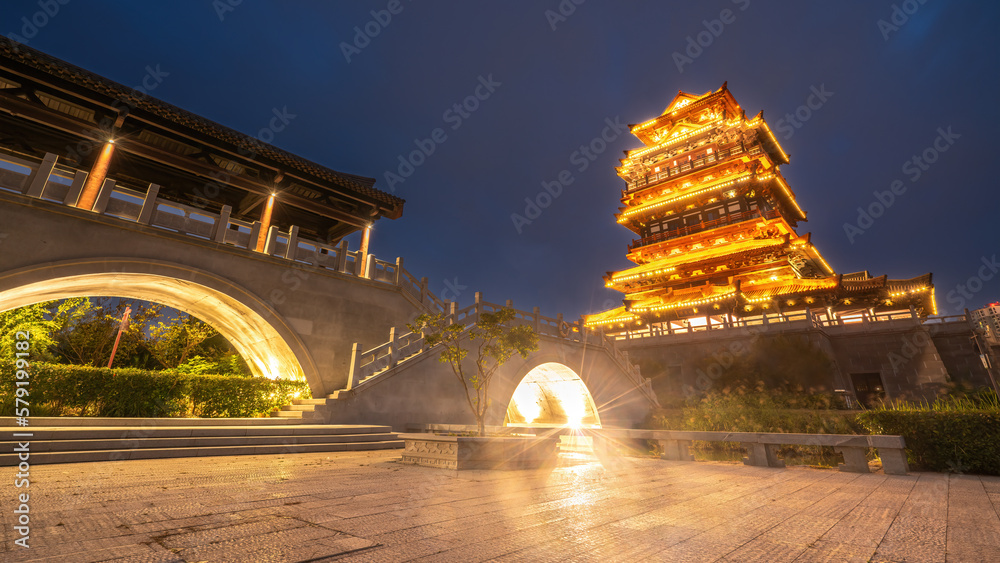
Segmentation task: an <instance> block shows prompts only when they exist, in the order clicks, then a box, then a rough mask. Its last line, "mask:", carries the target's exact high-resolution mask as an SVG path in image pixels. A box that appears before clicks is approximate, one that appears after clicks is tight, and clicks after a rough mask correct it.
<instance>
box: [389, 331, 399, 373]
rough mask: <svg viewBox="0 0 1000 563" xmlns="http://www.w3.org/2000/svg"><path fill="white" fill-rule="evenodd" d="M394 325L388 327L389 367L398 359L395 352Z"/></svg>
mask: <svg viewBox="0 0 1000 563" xmlns="http://www.w3.org/2000/svg"><path fill="white" fill-rule="evenodd" d="M396 351H397V350H396V327H394V326H393V327H389V367H393V366H395V365H396V362H397V361H398V358H397V354H396Z"/></svg>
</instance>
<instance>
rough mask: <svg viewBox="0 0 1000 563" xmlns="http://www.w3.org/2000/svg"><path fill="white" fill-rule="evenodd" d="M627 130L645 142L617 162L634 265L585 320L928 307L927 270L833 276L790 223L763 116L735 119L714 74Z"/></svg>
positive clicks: (631, 322) (735, 107) (712, 318)
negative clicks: (906, 275)
mask: <svg viewBox="0 0 1000 563" xmlns="http://www.w3.org/2000/svg"><path fill="white" fill-rule="evenodd" d="M631 131H632V134H633V135H635V136H636V137H638V138H639V140H640V141H642V143H643V144H644V145H645V146H644V147H642V148H639V149H635V150H632V151H628V152H627V153H626V154H627V157H626V158H625V159H623V160H622V161H621V163H622V165H621V166H620V167H618V169H617V170H618V175H619V176H621V178H622V179H623V180H625V182H626V184H627V185H626V189H625V190H624V191H622V199H621V201H622V207H620V208H619V211H618V213H617V215H616V218H617V220H618V223H620V224H622V225H624V226H626V227H628V228H629V229H631V230H632V231H633V232H635V234H636V236H637V237H638V238H636V239H635V240H633V241H632V244H630V245H629V247H628V254H627V257H628V259H629V260H631V261H633V262H635V263H636V264H637V266H636V267H634V268H630V269H627V270H623V271H620V272H609V273H608V275H607V276H605V278H604V281H605V285H606V286H607V287H609V288H613V289H615V290H617V291H621V292H623V293H624V294H625V298H624V306H622V307H619V308H617V309H613V310H610V311H605V312H602V313H598V314H595V315H590V316H589V317H587V325H588V326H592V327H601V328H605V329H606V330H611V331H626V330H644V329H645V328H648V327H651V326H657V325H659V326H662V325H663V324H664V323H669V322H677V321H686V322H685V323H683V324H692V323H706V324H707V323H713V322H714V323H720V324H726V323H728V322H731V321H732V320H733V319H735V318H738V317H748V316H759V315H763V314H768V313H787V312H789V311H793V310H798V311H802V310H804V309H808V310H810V312H813V313H816V314H820V315H827V316H830V317H831V318H832V317H835V316H842V317H855V316H860V315H862V314H864V313H868V314H872V313H876V312H884V311H891V310H907V309H911V310H912V311H914V312H916V313H917V314H918V315H921V316H923V315H927V314H929V313H935V312H936V311H934V295H933V286H932V284H931V275H930V274H925V275H923V276H919V277H917V278H914V279H911V280H888V279H886V277H885V276H881V277H878V278H872V277H870V276H869V275H868V273H867V272H859V273H856V274H847V275H838V274H836V273H835V272H834V271H833V269H832V268H831V267H830V266H829V265H828V264H827V263H826V261H825V260H823V257H822V256H820V253H819V251H818V250H817V249H816V248H815V247H814V246H813V244H812V242H811V240H810V236H809V234H808V233H807V234H805V235H801V236H800V235H799V234H797V233H796V232H795V227H796V226H797V225H798V222H799V221H805V220H806V213H805V211H803V210H802V208H800V207H799V205H798V204H797V203H796V202H795V195H794V194H793V193H792V190H791V189H790V188H789V187H788V183H787V182H786V181H785V179H784V178H783V177H782V176H781V172H780V171H779V168H780V166H782V165H784V164H788V155H787V154H785V152H784V151H783V150H782V148H781V146H780V144H779V143H778V141H777V139H775V137H774V134H773V133H771V129H770V128H769V127H768V126H767V123H765V121H764V118H763V115H762V114H758V115H756V116H755V117H753V118H752V119H747V117H746V114H745V112H744V111H743V110H742V109H741V108H740V106H739V104H738V103H736V100H735V99H734V98H733V96H732V94H731V93H730V92H729V90H728V89H727V88H726V85H725V84H723V85H722V88H720V89H719V90H716V91H714V92H708V93H706V94H703V95H701V96H698V95H693V94H688V93H686V92H679V93H678V94H677V96H676V97H675V98H674V99H673V101H672V102H670V105H669V106H667V109H666V110H665V111H664V112H663V114H662V115H660V116H659V117H656V118H654V119H651V120H649V121H646V122H645V123H641V124H638V125H633V126H631Z"/></svg>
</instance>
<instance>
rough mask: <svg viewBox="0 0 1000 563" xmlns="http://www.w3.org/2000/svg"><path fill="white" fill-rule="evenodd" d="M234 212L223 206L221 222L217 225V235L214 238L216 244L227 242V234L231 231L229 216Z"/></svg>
mask: <svg viewBox="0 0 1000 563" xmlns="http://www.w3.org/2000/svg"><path fill="white" fill-rule="evenodd" d="M232 212H233V208H232V207H230V206H228V205H223V206H222V211H221V212H219V222H218V223H216V224H215V233H214V234H213V236H212V239H213V240H215V242H223V243H224V242H226V232H227V231H229V216H230V214H231V213H232Z"/></svg>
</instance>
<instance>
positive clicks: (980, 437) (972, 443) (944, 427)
mask: <svg viewBox="0 0 1000 563" xmlns="http://www.w3.org/2000/svg"><path fill="white" fill-rule="evenodd" d="M858 421H859V422H860V423H861V424H863V425H864V426H865V428H866V429H867V430H868V432H870V433H872V434H898V435H901V436H903V438H904V439H905V440H906V451H907V454H908V455H907V457H908V458H909V463H910V465H911V466H912V467H913V468H914V469H927V470H931V471H952V472H962V473H978V474H983V475H1000V411H997V410H985V409H984V410H976V411H973V410H967V411H962V412H956V411H950V412H949V411H940V410H895V409H893V408H891V407H883V408H879V409H875V410H869V411H865V412H863V413H861V414H859V415H858Z"/></svg>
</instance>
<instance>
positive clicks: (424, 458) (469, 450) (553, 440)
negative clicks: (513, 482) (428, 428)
mask: <svg viewBox="0 0 1000 563" xmlns="http://www.w3.org/2000/svg"><path fill="white" fill-rule="evenodd" d="M399 437H400V438H401V439H402V440H403V441H404V443H405V445H404V447H403V460H402V461H403V463H413V464H416V465H424V466H427V467H442V468H445V469H537V468H539V467H543V466H545V465H546V464H554V463H555V461H556V457H557V455H558V454H559V437H558V436H552V437H546V438H536V437H533V436H510V437H507V436H503V437H486V438H479V437H474V436H437V435H434V434H400V435H399Z"/></svg>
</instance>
